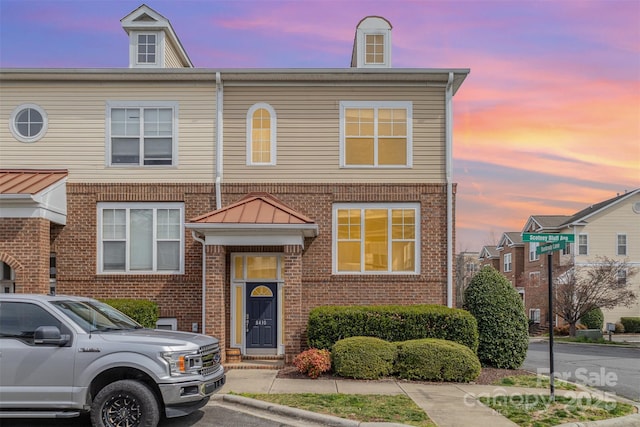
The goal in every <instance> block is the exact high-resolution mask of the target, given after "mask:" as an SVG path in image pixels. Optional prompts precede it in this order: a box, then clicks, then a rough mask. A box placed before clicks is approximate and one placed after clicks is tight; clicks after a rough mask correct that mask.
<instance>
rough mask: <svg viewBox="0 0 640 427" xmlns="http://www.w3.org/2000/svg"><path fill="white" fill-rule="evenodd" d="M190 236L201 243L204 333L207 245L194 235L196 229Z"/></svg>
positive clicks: (203, 329) (203, 320)
mask: <svg viewBox="0 0 640 427" xmlns="http://www.w3.org/2000/svg"><path fill="white" fill-rule="evenodd" d="M191 237H193V240H195V241H196V242H200V243H201V244H202V333H203V334H204V333H205V328H204V325H206V322H205V320H206V319H207V317H206V315H207V313H206V307H207V304H206V303H205V301H206V298H205V295H206V292H207V281H206V278H207V246H206V244H205V242H204V240H203V239H201V238H199V237H198V236H196V230H191Z"/></svg>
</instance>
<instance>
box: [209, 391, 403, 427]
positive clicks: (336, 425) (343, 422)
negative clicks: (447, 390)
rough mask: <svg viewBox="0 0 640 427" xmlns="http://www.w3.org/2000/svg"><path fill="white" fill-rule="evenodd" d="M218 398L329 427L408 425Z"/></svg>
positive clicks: (232, 397)
mask: <svg viewBox="0 0 640 427" xmlns="http://www.w3.org/2000/svg"><path fill="white" fill-rule="evenodd" d="M219 396H220V397H218V399H220V400H223V401H225V402H229V403H233V404H236V405H242V406H247V407H250V408H254V409H258V410H262V411H266V412H271V413H274V414H278V415H282V416H285V417H291V418H297V419H304V420H307V421H311V422H315V423H318V424H321V425H324V426H331V427H378V426H380V427H382V426H385V427H410V426H408V425H406V424H396V423H379V422H375V423H368V422H361V421H355V420H348V419H345V418H340V417H336V416H333V415H324V414H318V413H316V412H311V411H306V410H304V409H298V408H291V407H289V406H284V405H278V404H276V403H270V402H265V401H262V400H256V399H250V398H248V397H244V396H237V395H234V394H223V395H219Z"/></svg>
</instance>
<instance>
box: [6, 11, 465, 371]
mask: <svg viewBox="0 0 640 427" xmlns="http://www.w3.org/2000/svg"><path fill="white" fill-rule="evenodd" d="M121 23H122V27H123V29H124V30H125V32H126V34H127V35H128V37H129V46H128V47H129V58H130V67H129V68H128V69H99V70H96V69H2V70H0V84H1V88H2V93H1V95H0V97H1V100H2V102H1V103H0V114H1V116H2V118H3V122H4V125H3V126H2V129H0V151H1V152H2V157H1V159H0V168H1V170H0V203H1V206H0V207H1V209H0V262H1V263H2V264H1V267H2V268H1V269H0V270H1V271H2V277H1V279H2V280H1V284H2V290H3V291H7V292H37V293H42V292H49V291H55V292H57V293H66V294H80V295H87V296H92V297H96V298H113V297H117V298H144V299H149V300H152V301H155V302H156V303H157V304H158V305H159V308H160V316H161V319H160V320H159V326H162V327H168V328H174V329H179V330H189V331H197V332H202V333H206V334H211V335H215V336H217V337H219V338H220V340H221V344H222V345H223V346H224V347H225V348H230V349H231V348H233V349H240V351H241V353H242V354H263V355H277V356H280V357H284V356H286V359H287V360H289V361H290V360H291V359H292V358H293V357H294V356H295V355H296V354H297V353H298V352H299V351H300V350H301V348H302V347H303V346H304V345H305V328H306V322H307V316H308V313H309V311H310V310H311V309H312V308H313V307H316V306H320V305H327V304H340V305H356V304H415V303H433V304H443V305H448V306H454V305H455V291H454V289H453V283H454V271H453V270H454V269H453V268H452V265H453V242H454V241H455V220H454V218H455V217H454V214H455V184H454V183H453V182H452V180H451V170H452V168H451V160H452V157H451V156H452V154H451V153H452V148H451V147H452V143H453V136H452V120H451V118H452V103H453V96H454V95H455V93H456V92H457V91H458V89H459V88H460V86H461V85H462V83H463V81H464V79H465V78H466V76H467V74H468V73H469V70H468V69H401V68H393V67H392V66H391V65H392V63H391V59H392V56H391V53H392V38H391V32H392V28H391V24H390V23H389V22H388V21H387V20H386V19H384V18H382V17H376V16H370V17H366V18H364V19H363V20H362V21H360V22H359V23H358V25H357V27H356V32H355V37H354V46H353V50H352V52H351V67H349V68H345V69H220V70H217V69H202V68H196V67H194V65H193V63H192V62H191V59H190V58H189V56H188V54H187V52H186V49H185V48H184V47H183V45H182V43H181V42H180V40H179V39H178V37H177V35H176V33H175V31H174V30H173V28H172V26H171V24H170V22H169V20H168V19H167V18H165V17H164V16H162V15H161V14H160V13H158V12H157V11H155V10H153V9H151V8H149V7H148V6H145V5H142V6H140V7H139V8H137V9H136V10H134V11H133V12H131V13H130V14H128V15H127V16H125V17H124V18H123V19H122V20H121Z"/></svg>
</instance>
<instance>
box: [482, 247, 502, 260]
mask: <svg viewBox="0 0 640 427" xmlns="http://www.w3.org/2000/svg"><path fill="white" fill-rule="evenodd" d="M499 256H500V255H499V254H498V251H497V250H496V247H495V246H483V247H482V250H481V251H480V255H479V256H478V258H480V259H484V258H487V259H491V258H499Z"/></svg>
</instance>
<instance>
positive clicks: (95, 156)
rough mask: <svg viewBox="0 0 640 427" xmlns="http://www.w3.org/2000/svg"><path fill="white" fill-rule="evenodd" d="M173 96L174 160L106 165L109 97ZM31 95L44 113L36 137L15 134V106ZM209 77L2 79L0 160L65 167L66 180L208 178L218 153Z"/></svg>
mask: <svg viewBox="0 0 640 427" xmlns="http://www.w3.org/2000/svg"><path fill="white" fill-rule="evenodd" d="M151 100H158V101H170V102H177V103H178V111H179V116H178V124H177V126H178V165H177V166H166V167H165V166H156V167H109V166H106V163H105V130H106V129H105V117H106V103H107V101H151ZM25 103H33V104H37V105H39V106H40V107H42V108H43V109H44V110H45V111H46V113H47V115H48V120H49V127H48V131H47V133H46V135H45V136H44V137H43V138H42V139H40V140H39V141H37V142H33V143H23V142H19V141H17V140H16V139H15V138H14V137H13V135H12V134H11V132H10V130H9V126H8V125H9V120H10V117H11V113H12V111H13V110H14V109H15V108H16V107H17V106H19V105H21V104H25ZM215 109H216V106H215V84H214V83H213V82H197V83H196V82H184V83H181V82H166V81H164V82H140V81H137V82H132V83H118V82H105V83H98V82H95V83H94V82H88V81H81V82H28V81H27V82H19V81H5V82H3V84H2V103H1V104H0V120H1V122H2V126H0V153H1V154H0V167H3V168H65V169H68V170H69V181H70V182H167V181H169V182H212V180H213V178H212V176H213V173H214V164H215V161H214V155H215V139H214V138H215V117H216V111H215Z"/></svg>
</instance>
